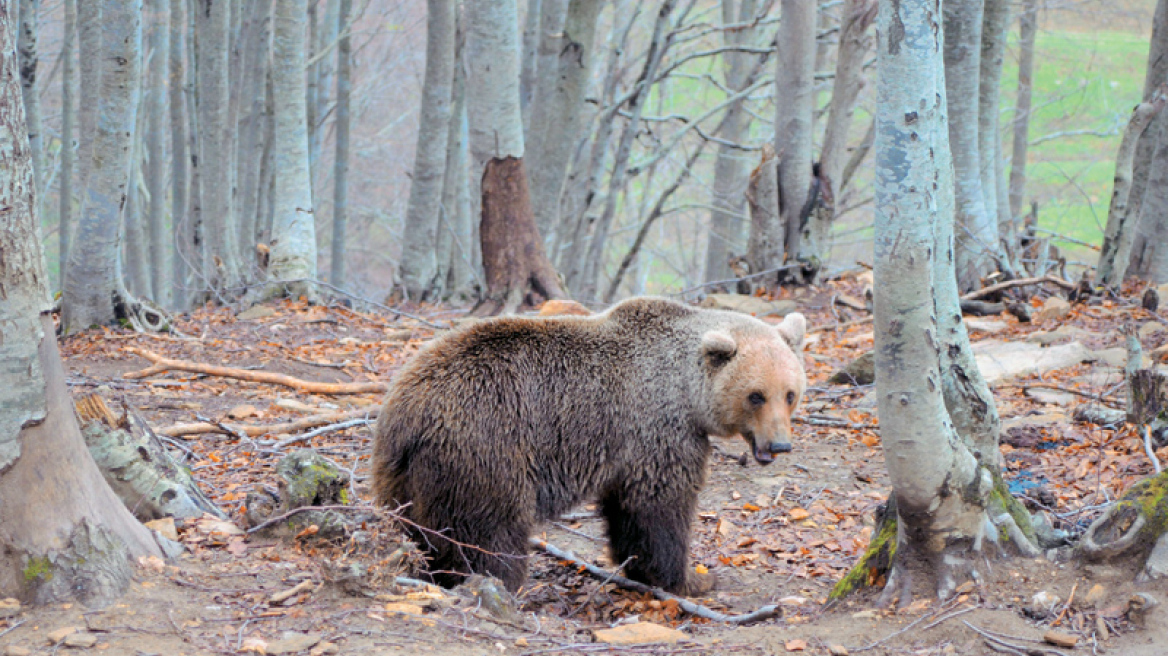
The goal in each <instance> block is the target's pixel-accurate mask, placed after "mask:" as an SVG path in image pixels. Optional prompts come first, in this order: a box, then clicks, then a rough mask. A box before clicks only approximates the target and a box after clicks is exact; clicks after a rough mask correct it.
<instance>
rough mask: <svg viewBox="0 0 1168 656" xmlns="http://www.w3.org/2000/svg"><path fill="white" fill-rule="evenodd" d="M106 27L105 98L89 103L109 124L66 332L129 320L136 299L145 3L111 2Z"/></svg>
mask: <svg viewBox="0 0 1168 656" xmlns="http://www.w3.org/2000/svg"><path fill="white" fill-rule="evenodd" d="M81 4H82V5H84V4H87V3H81ZM101 26H102V31H103V33H104V34H103V39H102V52H103V57H102V62H103V63H104V64H105V68H104V70H102V71H101V72H100V80H101V91H100V95H99V96H97V97H96V99H95V97H92V96H91V97H90V98H89V104H93V105H95V106H97V107H98V112H99V113H100V116H101V120H100V121H99V122H98V124H97V133H96V134H95V135H94V137H93V144H92V155H93V156H92V161H91V163H90V166H89V175H88V179H87V180H86V185H85V190H84V192H83V195H82V204H81V218H80V221H79V222H78V224H77V235H76V237H77V239H76V240H75V242H74V246H73V248H71V250H70V253H69V264H68V266H67V267H66V274H67V275H66V278H65V287H64V297H63V299H62V313H61V324H62V327H63V330H64V332H65V334H72V333H76V332H78V331H81V330H85V329H87V328H89V327H90V326H94V325H107V324H110V323H113V322H114V320H115V319H117V318H119V316H126V315H127V308H126V307H125V306H126V305H127V304H128V303H129V302H130V300H131V299H130V298H129V296H128V294H126V293H125V286H124V284H123V283H122V280H121V271H120V267H119V259H120V247H121V234H120V232H121V230H120V226H121V224H122V217H123V211H124V206H125V201H126V185H127V184H128V183H129V181H130V171H131V162H130V159H131V156H132V151H133V143H134V133H135V131H136V129H137V118H138V107H137V104H136V102H135V101H136V100H137V98H138V88H139V86H140V84H141V54H142V2H141V0H105V2H104V6H103V7H102V24H101ZM82 61H84V59H83V60H82Z"/></svg>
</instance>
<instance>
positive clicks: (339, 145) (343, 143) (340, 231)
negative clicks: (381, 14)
mask: <svg viewBox="0 0 1168 656" xmlns="http://www.w3.org/2000/svg"><path fill="white" fill-rule="evenodd" d="M339 5H340V10H339V11H338V13H337V25H338V30H339V31H340V41H339V43H338V44H337V107H336V116H337V118H336V123H335V124H334V129H335V131H336V149H337V150H336V158H335V161H334V163H333V171H334V173H333V253H332V273H331V274H330V276H329V279H330V280H331V281H332V283H333V284H334V285H336V286H338V287H343V286H344V285H345V232H346V230H347V227H348V225H349V131H350V124H351V121H352V118H351V117H350V113H349V100H350V97H351V96H352V94H353V83H352V75H353V61H352V56H353V55H352V52H353V38H352V34H351V30H350V27H349V15H350V14H352V13H353V0H339ZM443 145H445V144H443Z"/></svg>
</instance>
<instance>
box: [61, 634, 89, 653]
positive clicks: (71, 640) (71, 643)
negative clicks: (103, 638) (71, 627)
mask: <svg viewBox="0 0 1168 656" xmlns="http://www.w3.org/2000/svg"><path fill="white" fill-rule="evenodd" d="M61 644H63V645H65V646H66V647H72V648H73V649H89V648H90V647H92V646H94V645H96V644H97V636H95V635H93V634H92V633H70V634H69V635H67V636H65V639H64V640H62V641H61Z"/></svg>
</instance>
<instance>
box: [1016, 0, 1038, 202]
mask: <svg viewBox="0 0 1168 656" xmlns="http://www.w3.org/2000/svg"><path fill="white" fill-rule="evenodd" d="M1018 32H1019V34H1018V93H1017V95H1016V99H1015V101H1014V121H1013V132H1014V141H1013V149H1012V153H1013V154H1012V155H1011V156H1010V187H1009V195H1010V216H1012V217H1017V216H1019V215H1021V214H1022V200H1023V198H1024V196H1025V193H1026V157H1027V155H1026V152H1027V149H1028V148H1029V146H1030V107H1031V101H1032V97H1033V93H1034V83H1033V80H1034V40H1035V37H1036V36H1037V34H1038V0H1022V11H1021V12H1019V14H1018Z"/></svg>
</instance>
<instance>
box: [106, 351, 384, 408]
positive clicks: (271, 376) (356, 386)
mask: <svg viewBox="0 0 1168 656" xmlns="http://www.w3.org/2000/svg"><path fill="white" fill-rule="evenodd" d="M125 351H126V352H127V353H133V354H134V355H137V356H139V357H142V358H145V359H147V360H149V361H151V362H153V363H154V366H151V367H147V368H146V369H142V370H141V371H132V372H130V373H127V374H124V375H123V376H122V377H123V378H130V379H136V378H145V377H147V376H153V375H156V374H160V373H162V372H164V371H169V370H172V369H173V370H178V371H189V372H191V373H196V374H206V375H208V376H219V377H222V378H235V379H237V380H246V381H250V382H253V383H268V384H270V385H283V386H284V387H290V388H292V389H294V390H298V391H300V392H304V393H306V394H323V395H326V396H339V395H343V394H374V393H381V392H384V391H385V390H386V385H385V383H318V382H315V381H311V380H302V379H300V378H293V377H292V376H285V375H284V374H277V373H272V372H270V371H249V370H247V369H235V368H232V367H219V366H215V365H211V364H203V363H201V362H191V361H190V360H172V359H170V358H164V357H162V356H161V355H157V354H155V353H151V352H150V351H147V350H144V349H140V348H135V347H133V346H128V347H126V349H125Z"/></svg>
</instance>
